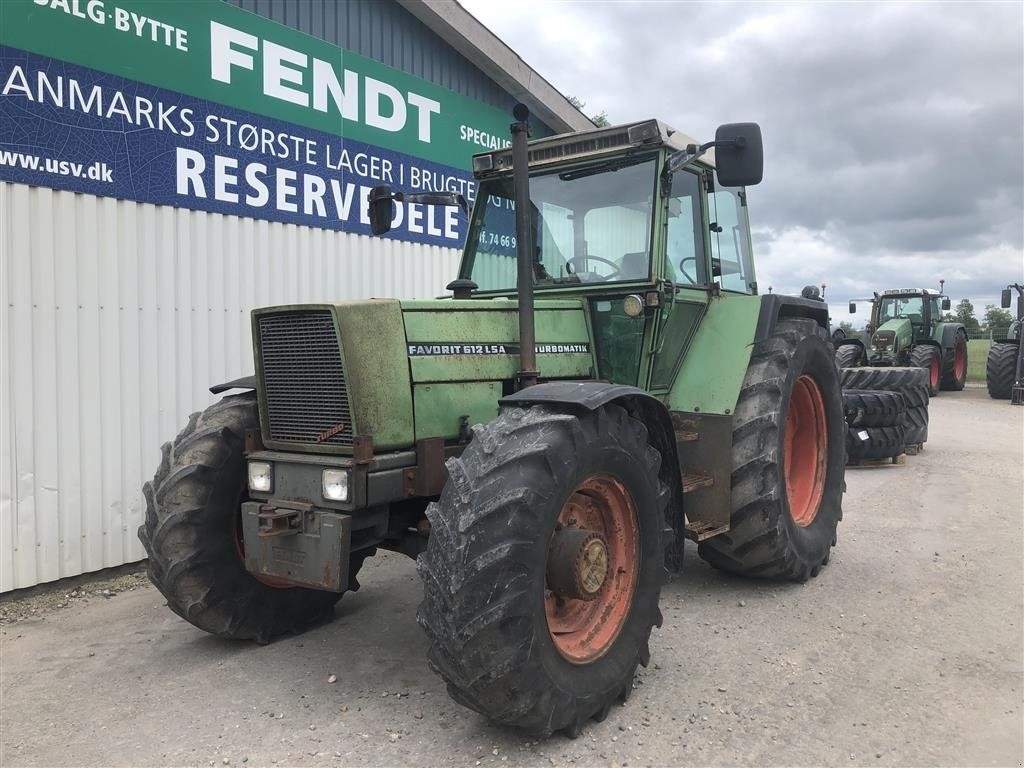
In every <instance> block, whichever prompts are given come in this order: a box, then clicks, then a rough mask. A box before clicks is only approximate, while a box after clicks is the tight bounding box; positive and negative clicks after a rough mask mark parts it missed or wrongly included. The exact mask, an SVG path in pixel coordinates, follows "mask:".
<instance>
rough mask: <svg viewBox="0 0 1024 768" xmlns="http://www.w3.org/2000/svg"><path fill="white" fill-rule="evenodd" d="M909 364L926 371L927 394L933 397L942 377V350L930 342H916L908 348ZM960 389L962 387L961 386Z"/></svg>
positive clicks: (937, 392) (937, 391) (936, 392)
mask: <svg viewBox="0 0 1024 768" xmlns="http://www.w3.org/2000/svg"><path fill="white" fill-rule="evenodd" d="M910 365H911V366H913V367H914V368H922V369H924V370H925V371H926V372H927V373H928V395H929V396H930V397H935V396H936V395H937V394H939V384H940V379H941V378H942V351H941V350H940V349H939V348H938V347H933V346H932V345H931V344H918V345H917V346H916V347H914V348H913V349H912V350H910ZM961 389H963V387H962V386H961Z"/></svg>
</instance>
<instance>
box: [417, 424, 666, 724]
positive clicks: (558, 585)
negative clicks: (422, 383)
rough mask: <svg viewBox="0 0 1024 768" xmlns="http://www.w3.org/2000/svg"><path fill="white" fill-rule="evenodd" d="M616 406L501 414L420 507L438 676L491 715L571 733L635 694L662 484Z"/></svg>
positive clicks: (425, 611) (655, 575)
mask: <svg viewBox="0 0 1024 768" xmlns="http://www.w3.org/2000/svg"><path fill="white" fill-rule="evenodd" d="M660 464H661V457H660V454H658V452H657V451H655V450H654V449H653V448H652V447H651V446H650V445H649V444H648V442H647V430H646V428H645V427H644V425H643V424H642V423H641V422H639V421H637V420H635V419H633V418H631V417H630V416H629V415H627V413H626V412H625V411H624V410H623V409H621V408H619V407H618V406H615V405H609V406H605V407H604V408H602V409H599V410H598V411H596V412H588V413H581V414H579V415H575V414H567V413H563V412H559V411H556V410H553V409H551V408H547V407H544V406H534V407H532V408H505V409H503V410H502V412H501V413H500V414H499V416H498V418H497V419H495V420H494V421H493V422H491V423H490V424H488V425H486V426H484V427H476V428H474V438H473V441H472V442H471V443H470V445H469V446H468V447H467V448H466V450H465V451H464V452H463V454H462V455H461V456H460V457H459V458H458V459H455V460H453V461H452V462H450V463H449V480H448V482H447V484H446V485H445V488H444V492H443V493H442V494H441V498H440V500H439V501H438V502H437V503H436V504H431V505H430V507H428V509H427V517H428V519H429V520H430V523H431V535H430V539H429V541H428V543H427V550H426V552H425V553H424V554H423V555H421V556H420V558H419V560H418V562H417V568H418V570H419V573H420V576H421V577H422V579H423V583H424V599H423V603H422V604H421V605H420V608H419V612H418V614H417V618H418V620H419V622H420V624H421V625H422V626H423V628H424V630H425V631H426V633H427V636H428V638H429V639H430V651H429V657H428V658H429V661H430V666H431V667H432V668H433V669H434V670H435V671H436V672H437V673H438V674H439V675H440V676H441V677H442V678H443V679H444V680H445V682H446V683H447V684H448V691H449V694H450V695H451V696H452V698H453V699H455V700H456V701H457V702H459V703H460V704H463V705H464V706H467V707H469V708H470V709H473V710H475V711H477V712H480V713H481V714H483V715H484V716H486V717H488V718H490V719H491V720H493V721H496V722H499V723H503V724H508V725H515V726H519V727H521V728H524V729H526V730H527V731H529V732H531V733H534V734H540V735H546V734H550V733H552V732H554V731H558V730H563V729H564V730H565V731H566V732H567V733H568V734H569V735H571V736H574V735H576V734H578V733H579V731H580V729H581V728H582V727H583V725H584V724H585V723H586V721H587V720H588V719H590V718H592V717H593V718H596V719H599V720H600V719H603V718H604V717H605V715H607V713H608V710H609V708H610V707H611V705H612V704H613V703H614V702H615V701H617V700H622V699H624V698H625V697H626V696H628V695H629V692H630V690H631V688H632V682H633V675H634V673H635V671H636V667H637V664H644V665H646V664H647V662H648V660H649V659H650V651H649V649H648V638H649V637H650V633H651V629H652V627H653V626H655V625H659V626H660V624H661V613H660V612H659V610H658V597H659V594H660V592H661V585H662V584H663V583H664V581H665V576H666V571H665V568H664V552H663V547H664V543H666V540H663V533H664V531H663V529H664V528H665V517H664V510H665V507H666V505H667V502H668V489H667V488H666V487H665V486H664V485H663V484H662V483H661V482H660V481H659V479H658V469H659V467H660Z"/></svg>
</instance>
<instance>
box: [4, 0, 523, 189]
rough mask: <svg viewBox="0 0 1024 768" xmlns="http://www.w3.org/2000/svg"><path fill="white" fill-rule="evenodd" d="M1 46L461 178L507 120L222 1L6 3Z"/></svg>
mask: <svg viewBox="0 0 1024 768" xmlns="http://www.w3.org/2000/svg"><path fill="white" fill-rule="evenodd" d="M0 44H3V45H6V46H10V47H12V48H19V49H22V50H26V51H31V52H32V53H38V54H42V55H44V56H50V57H53V58H56V59H60V60H62V61H68V62H72V63H75V64H80V65H82V66H85V67H90V68H92V69H98V70H100V71H103V72H109V73H111V74H115V75H120V76H122V77H125V78H128V79H131V80H136V81H139V82H143V83H149V84H150V85H156V86H160V87H162V88H167V89H169V90H172V91H178V92H180V93H184V94H188V95H190V96H195V97H198V98H200V99H206V100H209V101H212V102H216V103H217V104H224V105H227V106H231V107H237V108H238V109H243V110H246V111H248V112H254V113H256V114H259V115H266V116H268V117H274V118H277V119H279V120H283V121H285V122H288V123H292V124H294V125H301V126H305V127H307V128H314V129H317V130H320V131H324V132H326V133H334V134H339V135H342V136H344V137H346V138H352V139H355V140H357V141H362V142H366V143H367V144H373V145H376V146H380V147H385V148H387V149H392V150H395V151H398V152H404V153H406V154H409V155H413V156H415V157H425V158H428V159H430V160H432V161H434V162H437V163H442V164H444V165H450V166H452V167H455V168H465V169H468V168H469V167H470V165H469V158H470V157H471V156H472V155H473V154H474V153H476V152H482V151H484V150H486V149H494V148H497V147H502V146H507V145H508V143H509V139H508V138H507V137H508V126H509V123H510V122H511V118H510V116H509V115H507V114H504V113H503V112H502V111H500V110H498V109H495V108H493V107H490V106H487V105H483V104H480V103H479V102H475V101H473V100H472V99H469V98H467V97H465V96H462V95H460V94H457V93H453V92H451V91H448V90H446V89H444V88H441V87H439V86H437V85H434V84H433V83H429V82H427V81H425V80H422V79H420V78H418V77H414V76H412V75H409V74H406V73H404V72H401V71H399V70H397V69H393V68H391V67H387V66H385V65H383V64H380V63H379V62H376V61H373V60H371V59H367V58H364V57H362V56H358V55H356V54H354V53H351V52H349V51H346V50H344V49H342V48H337V47H335V46H333V45H331V44H329V43H326V42H324V41H323V40H320V39H318V38H315V37H311V36H309V35H305V34H303V33H301V32H298V31H297V30H294V29H291V28H289V27H285V26H282V25H280V24H277V23H275V22H272V21H269V20H268V19H264V18H263V17H261V16H257V15H255V14H252V13H249V12H248V11H243V10H241V9H239V8H235V7H233V6H230V5H227V4H226V3H224V2H221V0H2V2H0Z"/></svg>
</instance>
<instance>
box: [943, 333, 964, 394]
mask: <svg viewBox="0 0 1024 768" xmlns="http://www.w3.org/2000/svg"><path fill="white" fill-rule="evenodd" d="M966 382H967V332H966V331H964V330H963V329H962V328H961V329H960V330H958V331H957V332H956V336H955V337H954V340H953V349H951V350H949V351H948V352H946V354H945V357H944V358H943V360H942V388H943V389H947V390H952V391H954V392H959V391H960V390H962V389H963V388H964V384H965V383H966Z"/></svg>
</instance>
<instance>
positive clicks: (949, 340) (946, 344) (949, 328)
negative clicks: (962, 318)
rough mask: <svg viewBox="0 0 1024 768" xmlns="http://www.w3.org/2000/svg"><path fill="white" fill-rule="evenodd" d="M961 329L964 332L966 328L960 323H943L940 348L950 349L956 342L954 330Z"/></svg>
mask: <svg viewBox="0 0 1024 768" xmlns="http://www.w3.org/2000/svg"><path fill="white" fill-rule="evenodd" d="M960 330H962V331H963V332H964V334H966V333H967V329H966V328H964V326H963V324H962V323H944V324H943V326H942V348H943V349H952V348H953V345H954V344H955V343H956V332H957V331H960Z"/></svg>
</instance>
